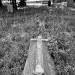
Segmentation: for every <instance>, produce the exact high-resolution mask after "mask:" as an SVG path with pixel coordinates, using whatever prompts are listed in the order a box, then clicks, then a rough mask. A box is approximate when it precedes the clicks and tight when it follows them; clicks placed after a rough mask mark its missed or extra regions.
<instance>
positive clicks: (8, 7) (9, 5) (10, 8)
mask: <svg viewBox="0 0 75 75" xmlns="http://www.w3.org/2000/svg"><path fill="white" fill-rule="evenodd" d="M7 10H8V12H9V13H13V6H12V5H11V4H8V5H7Z"/></svg>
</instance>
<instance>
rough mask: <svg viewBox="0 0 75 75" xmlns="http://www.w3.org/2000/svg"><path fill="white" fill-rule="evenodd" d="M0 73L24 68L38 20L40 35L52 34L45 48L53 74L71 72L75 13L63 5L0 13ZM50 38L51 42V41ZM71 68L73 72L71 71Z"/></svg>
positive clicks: (13, 74) (7, 74)
mask: <svg viewBox="0 0 75 75" xmlns="http://www.w3.org/2000/svg"><path fill="white" fill-rule="evenodd" d="M0 14H1V15H0V75H20V74H21V73H22V71H23V69H24V65H25V61H26V59H27V52H28V49H29V44H30V41H29V40H30V38H31V37H36V36H37V35H38V34H40V33H39V31H38V29H39V25H38V24H39V22H38V20H40V21H41V22H43V21H44V22H45V24H44V27H45V31H44V30H43V31H42V33H41V34H43V35H44V37H48V38H50V37H52V39H51V40H50V41H49V43H48V51H49V53H50V55H51V57H52V59H53V61H54V64H55V71H56V72H57V74H56V75H61V74H63V75H74V74H75V73H74V72H75V69H74V68H75V65H74V64H75V63H74V62H75V60H74V57H75V54H74V53H75V25H74V24H75V12H74V11H70V10H69V9H68V8H65V9H64V10H63V11H62V10H61V9H58V8H47V7H41V8H26V9H25V10H18V11H17V12H16V13H14V14H12V13H8V12H5V11H3V10H2V11H1V12H0ZM51 41H52V43H51ZM73 71H74V72H73Z"/></svg>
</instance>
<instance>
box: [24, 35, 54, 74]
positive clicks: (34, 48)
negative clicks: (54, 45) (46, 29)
mask: <svg viewBox="0 0 75 75" xmlns="http://www.w3.org/2000/svg"><path fill="white" fill-rule="evenodd" d="M46 41H48V39H43V38H42V36H41V35H39V36H38V37H37V38H34V39H31V42H30V48H29V54H28V59H27V61H26V64H25V68H24V71H23V75H34V74H35V75H38V74H39V75H42V74H43V73H44V74H45V75H54V74H51V73H53V70H52V68H53V67H52V66H53V62H52V61H51V59H50V57H49V54H48V51H47V46H46V44H45V42H46Z"/></svg>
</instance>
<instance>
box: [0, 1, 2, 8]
mask: <svg viewBox="0 0 75 75" xmlns="http://www.w3.org/2000/svg"><path fill="white" fill-rule="evenodd" d="M2 7H3V4H2V0H0V8H2Z"/></svg>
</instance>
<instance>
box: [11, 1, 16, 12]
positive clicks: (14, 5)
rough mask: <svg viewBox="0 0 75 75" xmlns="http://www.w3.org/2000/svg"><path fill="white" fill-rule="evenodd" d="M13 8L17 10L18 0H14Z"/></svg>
mask: <svg viewBox="0 0 75 75" xmlns="http://www.w3.org/2000/svg"><path fill="white" fill-rule="evenodd" d="M12 6H13V10H14V11H15V10H17V5H16V0H12Z"/></svg>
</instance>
